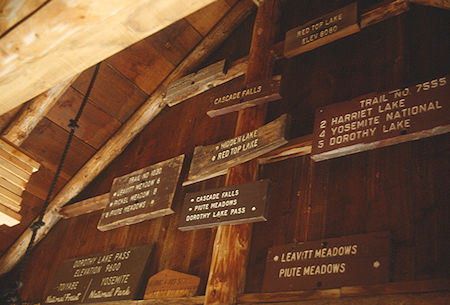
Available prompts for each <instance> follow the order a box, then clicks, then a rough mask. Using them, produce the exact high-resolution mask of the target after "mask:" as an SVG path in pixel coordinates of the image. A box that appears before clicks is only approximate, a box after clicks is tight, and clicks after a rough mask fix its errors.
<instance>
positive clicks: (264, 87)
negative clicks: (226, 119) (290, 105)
mask: <svg viewBox="0 0 450 305" xmlns="http://www.w3.org/2000/svg"><path fill="white" fill-rule="evenodd" d="M280 80H281V76H278V77H277V78H275V79H273V80H271V81H269V80H267V81H260V82H256V83H253V84H249V85H247V86H244V87H242V86H241V85H240V84H239V85H235V86H232V87H230V86H229V85H227V84H224V85H222V86H221V88H218V89H217V92H218V94H217V95H216V96H214V97H213V98H212V100H211V103H210V106H209V109H208V111H207V112H206V113H207V114H208V115H209V116H210V117H215V116H218V115H222V114H226V113H230V112H233V111H239V110H241V109H245V108H248V107H253V106H256V105H259V104H263V103H267V102H271V101H275V100H278V99H280V98H281V95H280Z"/></svg>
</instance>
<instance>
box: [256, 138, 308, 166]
mask: <svg viewBox="0 0 450 305" xmlns="http://www.w3.org/2000/svg"><path fill="white" fill-rule="evenodd" d="M311 145H312V135H306V136H303V137H298V138H294V139H290V140H289V141H288V143H287V144H286V145H283V146H282V147H280V148H278V149H275V150H273V151H271V152H269V153H267V154H265V155H262V156H260V157H258V163H259V164H269V163H274V162H279V161H283V160H286V159H290V158H296V157H300V156H304V155H309V154H310V153H311V147H312V146H311Z"/></svg>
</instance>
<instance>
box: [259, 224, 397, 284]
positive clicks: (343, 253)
mask: <svg viewBox="0 0 450 305" xmlns="http://www.w3.org/2000/svg"><path fill="white" fill-rule="evenodd" d="M389 254H390V239H389V233H388V232H380V233H371V234H364V235H353V236H346V237H342V238H330V239H324V240H318V241H311V242H305V243H297V244H287V245H282V246H276V247H272V248H270V249H269V251H268V253H267V259H266V268H265V271H264V281H263V291H264V292H274V291H290V290H304V289H305V290H306V289H317V288H335V287H341V286H349V285H369V284H377V283H384V282H387V281H388V280H389V261H390V259H389Z"/></svg>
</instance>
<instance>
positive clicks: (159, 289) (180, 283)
mask: <svg viewBox="0 0 450 305" xmlns="http://www.w3.org/2000/svg"><path fill="white" fill-rule="evenodd" d="M199 284H200V278H199V277H198V276H195V275H190V274H186V273H181V272H177V271H173V270H169V269H165V270H163V271H161V272H158V273H157V274H155V275H153V276H152V277H151V278H149V279H148V282H147V289H146V290H145V294H144V299H152V298H182V297H192V296H194V295H195V294H196V293H197V290H198V286H199Z"/></svg>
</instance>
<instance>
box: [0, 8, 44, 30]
mask: <svg viewBox="0 0 450 305" xmlns="http://www.w3.org/2000/svg"><path fill="white" fill-rule="evenodd" d="M44 3H45V0H19V1H17V0H3V1H1V2H0V35H3V34H4V33H5V32H6V31H7V30H9V29H11V28H12V27H13V26H14V25H16V24H17V23H19V22H21V21H23V20H24V19H25V18H26V17H27V16H29V15H30V14H32V13H33V12H34V11H36V10H37V9H38V8H39V7H40V6H41V5H42V4H44Z"/></svg>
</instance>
